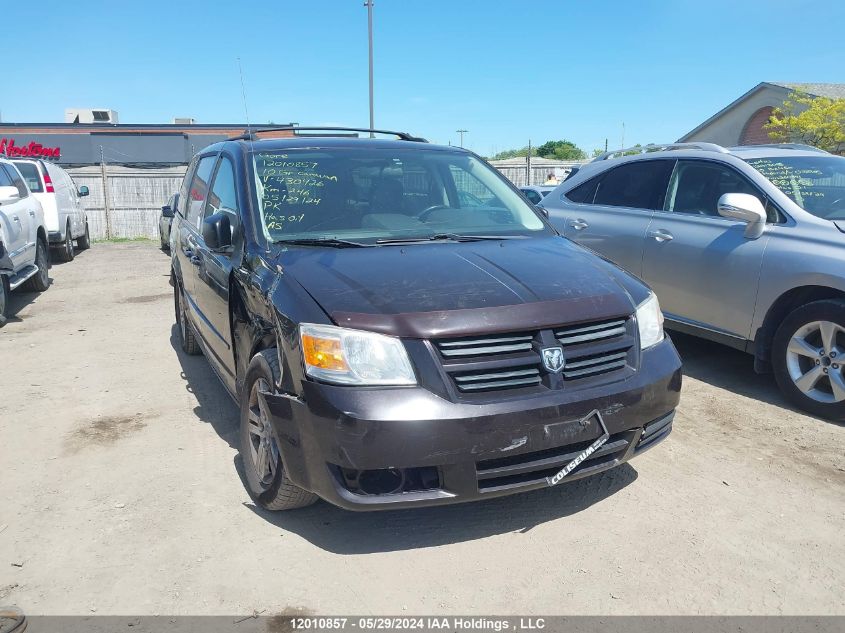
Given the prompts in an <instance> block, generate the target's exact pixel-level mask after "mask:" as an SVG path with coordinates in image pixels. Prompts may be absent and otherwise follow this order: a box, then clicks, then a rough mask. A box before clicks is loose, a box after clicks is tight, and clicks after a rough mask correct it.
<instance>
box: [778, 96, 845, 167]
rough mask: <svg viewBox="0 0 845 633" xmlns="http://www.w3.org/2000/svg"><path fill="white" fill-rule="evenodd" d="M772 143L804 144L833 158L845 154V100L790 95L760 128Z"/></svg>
mask: <svg viewBox="0 0 845 633" xmlns="http://www.w3.org/2000/svg"><path fill="white" fill-rule="evenodd" d="M763 129H765V130H766V131H767V132H768V133H769V138H770V139H772V140H773V141H775V142H779V143H782V142H785V143H806V144H807V145H813V146H814V147H818V148H819V149H823V150H826V151H828V152H833V153H835V154H843V153H845V99H829V98H827V97H811V96H810V95H808V94H806V93H803V92H793V93H791V94H790V95H789V97H787V99H786V101H784V102H783V107H782V108H775V110H774V112H772V116H771V118H770V119H769V122H768V123H767V124H766V125H764V126H763Z"/></svg>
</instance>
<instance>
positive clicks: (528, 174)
mask: <svg viewBox="0 0 845 633" xmlns="http://www.w3.org/2000/svg"><path fill="white" fill-rule="evenodd" d="M525 184H526V185H530V184H531V139H528V156H527V157H526V159H525Z"/></svg>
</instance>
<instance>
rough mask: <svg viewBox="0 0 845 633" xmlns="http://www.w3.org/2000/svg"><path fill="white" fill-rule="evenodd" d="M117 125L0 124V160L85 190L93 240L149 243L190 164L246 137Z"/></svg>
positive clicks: (234, 130) (86, 117) (231, 130)
mask: <svg viewBox="0 0 845 633" xmlns="http://www.w3.org/2000/svg"><path fill="white" fill-rule="evenodd" d="M118 120H119V118H118V113H117V112H116V111H114V110H110V109H108V108H100V109H97V108H93V109H91V108H89V109H78V108H77V109H69V110H67V111H66V112H65V122H64V123H0V156H3V157H5V158H41V159H44V160H49V161H51V162H54V163H57V164H58V165H61V166H62V167H63V168H65V169H66V170H67V171H68V173H70V175H71V177H73V179H74V181H75V182H76V184H77V185H78V186H81V185H85V186H87V187H88V189H89V191H90V196H88V197H86V198H82V199H81V200H82V202H83V204H84V205H85V208H86V211H87V213H88V221H89V228H90V230H91V235H92V237H93V238H94V239H103V238H114V237H122V238H138V237H146V238H150V239H157V238H158V217H159V214H160V213H161V207H162V205H164V204H165V203H166V202H167V199H168V198H169V197H170V195H171V194H172V193H173V192H175V191H176V190H177V189H178V188H179V185H180V183H181V182H182V177H183V176H184V175H185V170H186V168H187V165H188V163H189V162H190V160H191V157H192V156H193V155H194V154H196V153H197V152H199V151H200V150H202V149H203V148H205V147H208V146H209V145H212V144H213V143H217V142H219V141H223V140H226V139H227V138H232V137H233V136H239V135H241V134H243V133H244V132H246V131H247V125H246V124H200V123H196V122H194V120H193V119H188V118H186V119H174V120H173V122H172V123H169V124H143V125H139V124H121V123H118ZM287 125H291V124H287ZM253 129H260V126H259V127H258V128H256V127H254V128H253ZM289 134H290V132H285V131H280V132H273V133H268V134H266V135H263V136H286V135H289Z"/></svg>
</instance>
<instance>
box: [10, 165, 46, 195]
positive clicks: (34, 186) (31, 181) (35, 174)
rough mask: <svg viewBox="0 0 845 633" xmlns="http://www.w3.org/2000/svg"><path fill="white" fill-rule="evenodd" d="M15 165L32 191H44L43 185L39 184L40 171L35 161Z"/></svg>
mask: <svg viewBox="0 0 845 633" xmlns="http://www.w3.org/2000/svg"><path fill="white" fill-rule="evenodd" d="M15 165H16V166H17V168H18V171H19V172H21V176H23V179H24V180H25V181H26V184H27V186H28V187H29V190H30V191H31V192H32V193H42V192H43V191H44V186H43V185H42V184H41V173H40V172H39V171H38V166H37V165H36V164H35V163H15Z"/></svg>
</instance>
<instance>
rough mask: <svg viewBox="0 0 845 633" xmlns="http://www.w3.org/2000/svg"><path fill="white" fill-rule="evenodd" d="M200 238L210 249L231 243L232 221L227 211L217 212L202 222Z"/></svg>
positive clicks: (221, 247)
mask: <svg viewBox="0 0 845 633" xmlns="http://www.w3.org/2000/svg"><path fill="white" fill-rule="evenodd" d="M202 239H203V240H204V241H205V245H206V246H208V248H209V249H210V250H212V251H219V250H222V249H224V248H228V247H229V246H231V245H232V223H231V221H230V220H229V215H228V214H227V213H221V212H217V213H215V214H214V215H210V216H208V217H207V218H206V219H205V220H203V222H202Z"/></svg>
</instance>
